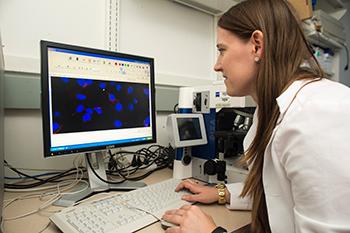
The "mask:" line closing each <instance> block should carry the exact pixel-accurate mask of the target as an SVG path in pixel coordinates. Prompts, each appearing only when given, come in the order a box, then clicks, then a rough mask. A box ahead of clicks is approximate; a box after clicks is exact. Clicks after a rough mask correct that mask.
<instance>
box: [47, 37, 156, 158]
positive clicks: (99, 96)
mask: <svg viewBox="0 0 350 233" xmlns="http://www.w3.org/2000/svg"><path fill="white" fill-rule="evenodd" d="M41 69H42V70H41V91H42V95H41V97H42V98H41V100H42V101H41V102H42V114H43V130H44V132H43V133H44V155H45V157H50V156H56V155H63V154H73V153H80V152H91V151H99V150H104V149H111V148H114V147H120V146H127V145H137V144H144V143H152V142H155V141H156V128H155V106H154V104H155V101H154V98H155V96H154V95H155V94H154V61H153V59H152V58H147V57H141V56H135V55H130V54H122V53H116V52H111V51H104V50H97V49H92V48H84V47H78V46H72V45H66V44H58V43H54V42H48V41H41Z"/></svg>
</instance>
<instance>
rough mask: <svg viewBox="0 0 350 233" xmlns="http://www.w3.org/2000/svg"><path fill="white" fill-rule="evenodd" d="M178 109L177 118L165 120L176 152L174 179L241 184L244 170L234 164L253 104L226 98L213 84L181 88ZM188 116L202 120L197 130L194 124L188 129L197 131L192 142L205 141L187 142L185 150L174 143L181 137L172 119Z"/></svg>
mask: <svg viewBox="0 0 350 233" xmlns="http://www.w3.org/2000/svg"><path fill="white" fill-rule="evenodd" d="M178 109H179V110H178V113H177V114H171V115H169V116H168V119H167V128H168V136H169V139H170V142H171V145H172V146H173V147H174V148H175V160H174V171H173V177H174V178H178V179H183V178H187V177H193V178H196V179H198V180H202V181H204V182H207V183H218V182H226V183H227V182H229V183H231V182H238V181H243V180H244V179H245V177H246V175H247V170H246V169H244V168H242V167H240V166H238V165H237V161H238V160H239V158H240V156H241V155H242V154H243V153H244V149H243V140H244V137H245V135H246V134H247V132H248V130H249V128H250V126H251V124H252V121H253V113H254V111H255V103H254V102H253V100H252V99H251V98H250V97H230V96H228V95H227V93H226V87H225V85H224V83H223V82H220V81H216V82H214V83H213V85H210V86H194V87H182V88H180V92H179V106H178ZM191 116H192V117H194V118H201V119H202V120H198V121H197V122H198V125H197V126H193V124H194V123H193V122H192V126H190V125H191V124H188V125H187V127H189V128H192V129H193V128H194V129H197V130H192V134H193V135H195V136H192V138H191V139H194V138H196V137H197V139H199V138H198V137H199V135H202V136H203V134H204V135H205V140H201V141H200V143H199V144H198V142H199V141H196V142H194V141H193V140H188V141H187V142H188V143H187V144H186V146H185V145H184V144H181V143H180V144H179V143H175V141H174V138H178V139H179V138H181V136H183V135H181V131H180V130H179V127H180V126H179V124H176V121H177V120H174V119H180V118H181V117H185V118H187V119H189V118H191ZM203 128H204V131H203ZM196 132H197V133H196ZM184 133H185V132H184V131H183V132H182V134H184ZM179 134H180V135H179ZM202 139H203V138H202ZM180 141H181V140H180ZM196 143H197V144H196Z"/></svg>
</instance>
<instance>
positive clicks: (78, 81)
mask: <svg viewBox="0 0 350 233" xmlns="http://www.w3.org/2000/svg"><path fill="white" fill-rule="evenodd" d="M77 83H78V84H79V86H81V87H84V86H85V80H84V79H78V80H77Z"/></svg>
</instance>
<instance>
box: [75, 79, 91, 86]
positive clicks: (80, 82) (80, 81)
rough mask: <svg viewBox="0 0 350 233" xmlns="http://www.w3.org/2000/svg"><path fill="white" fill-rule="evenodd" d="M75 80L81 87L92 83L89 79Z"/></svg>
mask: <svg viewBox="0 0 350 233" xmlns="http://www.w3.org/2000/svg"><path fill="white" fill-rule="evenodd" d="M77 82H78V84H79V86H81V87H87V86H88V85H91V84H92V83H93V81H92V80H91V79H78V80H77Z"/></svg>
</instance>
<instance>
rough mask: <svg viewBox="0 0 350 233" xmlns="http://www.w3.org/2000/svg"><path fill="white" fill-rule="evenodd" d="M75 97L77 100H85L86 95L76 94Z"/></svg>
mask: <svg viewBox="0 0 350 233" xmlns="http://www.w3.org/2000/svg"><path fill="white" fill-rule="evenodd" d="M75 96H76V97H77V99H78V100H86V95H83V94H76V95H75Z"/></svg>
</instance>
